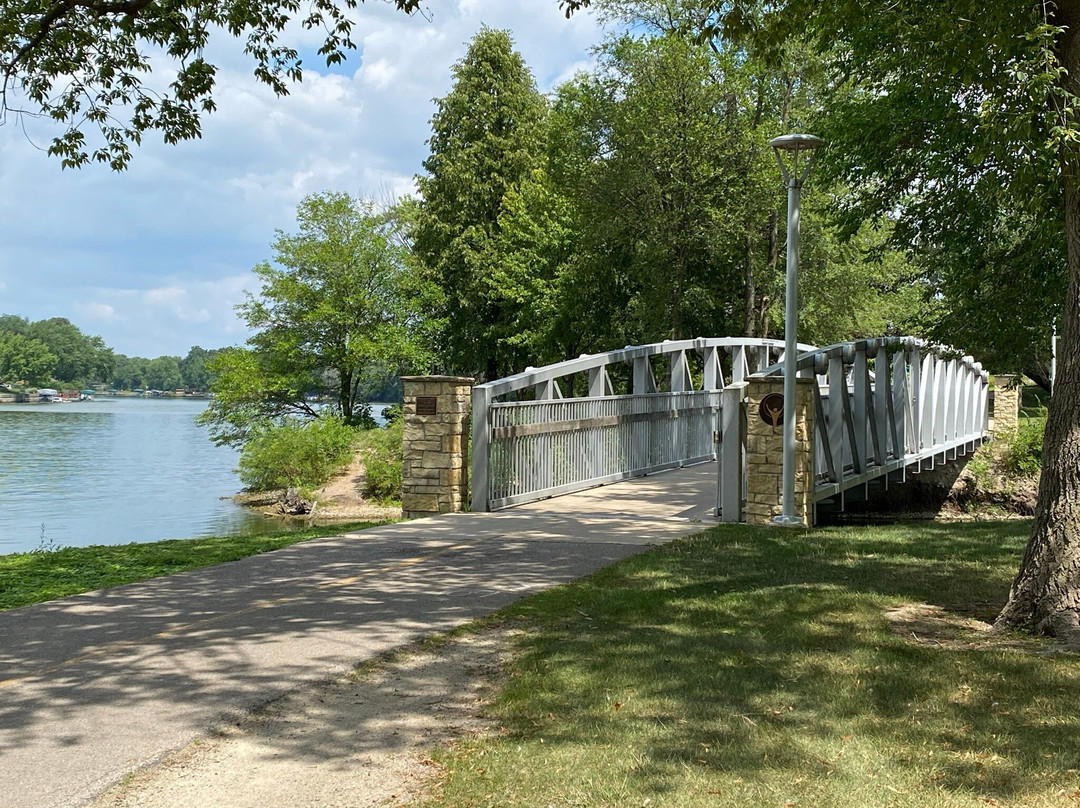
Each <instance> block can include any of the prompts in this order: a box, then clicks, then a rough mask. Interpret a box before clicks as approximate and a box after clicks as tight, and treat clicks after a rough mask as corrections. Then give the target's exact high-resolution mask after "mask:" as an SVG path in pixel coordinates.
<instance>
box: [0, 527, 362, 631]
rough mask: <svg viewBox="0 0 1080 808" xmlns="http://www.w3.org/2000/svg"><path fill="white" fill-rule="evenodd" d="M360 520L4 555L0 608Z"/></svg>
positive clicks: (227, 557) (227, 556)
mask: <svg viewBox="0 0 1080 808" xmlns="http://www.w3.org/2000/svg"><path fill="white" fill-rule="evenodd" d="M372 524H373V523H371V522H356V523H351V524H342V525H334V526H333V527H314V528H310V529H308V530H301V531H293V532H291V533H284V532H283V533H278V534H270V535H264V536H212V537H206V538H198V539H168V540H166V541H155V542H146V543H144V544H119V545H96V546H93V547H65V548H62V549H59V550H53V551H50V552H41V553H15V554H12V555H3V556H0V610H3V609H14V608H16V607H18V606H29V605H30V604H32V603H41V602H42V601H46V600H54V599H55V598H62V597H66V596H67V595H77V594H79V593H80V592H91V591H93V590H95V589H103V588H105V587H107V586H117V585H118V584H129V583H132V582H134V581H142V580H145V579H147V578H157V577H158V576H161V575H170V574H172V573H174V572H184V571H185V570H193V569H198V568H199V567H209V566H211V565H213V564H221V563H224V562H226V561H236V560H237V559H239V558H245V557H246V556H251V555H257V554H259V553H265V552H268V551H270V550H278V549H280V548H282V547H288V546H289V545H290V544H296V543H297V542H301V541H304V540H305V539H313V538H317V537H319V536H331V535H335V534H339V533H347V532H349V531H351V530H361V529H363V528H365V527H371V526H372Z"/></svg>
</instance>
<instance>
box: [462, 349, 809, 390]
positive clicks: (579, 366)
mask: <svg viewBox="0 0 1080 808" xmlns="http://www.w3.org/2000/svg"><path fill="white" fill-rule="evenodd" d="M707 348H714V349H715V348H723V349H726V350H729V351H730V350H731V349H735V348H743V349H747V348H770V349H773V350H779V351H782V350H783V349H784V341H783V340H776V339H760V338H758V339H755V338H749V337H698V338H696V339H683V340H664V341H663V342H653V343H649V344H647V345H628V346H626V347H625V348H619V349H617V350H614V351H606V352H603V353H595V354H582V355H581V356H579V357H578V358H576V359H566V360H564V361H562V362H556V363H554V364H551V365H545V366H544V367H540V368H526V369H525V370H524V371H522V372H521V373H515V374H514V375H513V376H507V377H505V378H503V379H496V380H494V381H490V382H486V383H484V384H478V385H476V387H475V388H473V389H474V390H482V391H484V392H486V393H487V396H488V398H489V399H494V398H496V397H498V396H504V395H507V394H509V393H514V392H517V391H519V390H526V389H528V388H530V387H535V386H536V385H538V384H543V383H544V382H550V381H555V380H557V379H561V378H563V377H565V376H570V375H571V374H574V373H582V372H584V371H589V370H596V369H598V368H602V367H605V366H606V365H614V364H617V363H619V362H631V361H633V360H634V359H643V358H646V357H651V356H663V355H667V354H677V353H679V352H681V351H691V350H695V351H704V350H705V349H707ZM799 350H800V351H814V350H817V349H816V348H815V347H814V346H813V345H806V344H802V343H800V344H799ZM721 387H722V385H721ZM717 389H720V388H717Z"/></svg>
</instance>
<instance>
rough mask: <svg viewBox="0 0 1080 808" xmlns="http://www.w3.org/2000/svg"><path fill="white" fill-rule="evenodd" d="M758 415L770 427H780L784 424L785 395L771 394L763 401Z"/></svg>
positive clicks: (759, 406)
mask: <svg viewBox="0 0 1080 808" xmlns="http://www.w3.org/2000/svg"><path fill="white" fill-rule="evenodd" d="M758 415H760V416H761V420H762V421H764V422H765V423H766V424H768V425H769V426H780V425H781V424H782V423H784V394H783V393H769V394H768V395H767V396H765V398H763V399H761V404H760V405H758Z"/></svg>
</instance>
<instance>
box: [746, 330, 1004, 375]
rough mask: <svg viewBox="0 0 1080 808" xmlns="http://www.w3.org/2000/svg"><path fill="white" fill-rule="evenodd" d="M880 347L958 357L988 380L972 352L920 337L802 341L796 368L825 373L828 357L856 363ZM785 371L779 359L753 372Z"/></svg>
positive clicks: (777, 373)
mask: <svg viewBox="0 0 1080 808" xmlns="http://www.w3.org/2000/svg"><path fill="white" fill-rule="evenodd" d="M879 348H885V349H886V350H888V349H889V348H901V349H903V350H905V351H909V352H910V351H912V350H920V351H929V352H931V353H934V354H937V355H939V356H942V357H946V358H955V359H957V360H958V361H959V362H960V364H961V365H963V366H965V367H967V368H969V369H971V370H973V371H975V372H976V373H978V374H979V375H981V376H982V378H983V380H984V381H989V379H990V374H989V372H987V371H985V370H983V366H982V363H981V362H976V361H975V358H974V357H972V356H963V355H961V352H960V351H958V350H957V349H956V348H952V347H950V346H948V345H940V344H935V343H931V342H927V341H926V340H924V339H921V338H919V337H874V338H871V339H859V340H853V341H851V342H837V343H834V344H832V345H826V346H825V347H824V348H808V349H806V348H804V346H802V345H800V346H799V350H800V351H801V353H800V354H799V356H798V360H797V362H798V363H797V364H796V368H797V369H798V370H804V371H805V370H810V369H811V368H813V371H814V373H815V374H816V375H822V374H824V373H826V372H827V371H828V368H829V360H830V359H835V358H837V357H839V358H841V359H843V360H844V364H845V365H853V364H854V363H855V355H856V354H857V353H860V352H862V353H866V354H874V353H877V351H878V349H879ZM783 372H784V363H783V362H777V363H776V364H774V365H769V366H768V367H766V368H763V369H761V370H759V371H758V372H757V373H755V374H753V375H755V376H779V375H781V374H782V373H783Z"/></svg>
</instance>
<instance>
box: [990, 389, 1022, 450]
mask: <svg viewBox="0 0 1080 808" xmlns="http://www.w3.org/2000/svg"><path fill="white" fill-rule="evenodd" d="M1021 391H1022V390H1021V387H1020V385H1019V383H1018V380H1017V378H1016V376H1006V375H1001V376H998V375H995V376H994V426H993V431H994V433H995V434H997V435H1004V434H1005V433H1006V432H1015V431H1016V429H1017V427H1018V426H1019V425H1020V393H1021Z"/></svg>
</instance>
